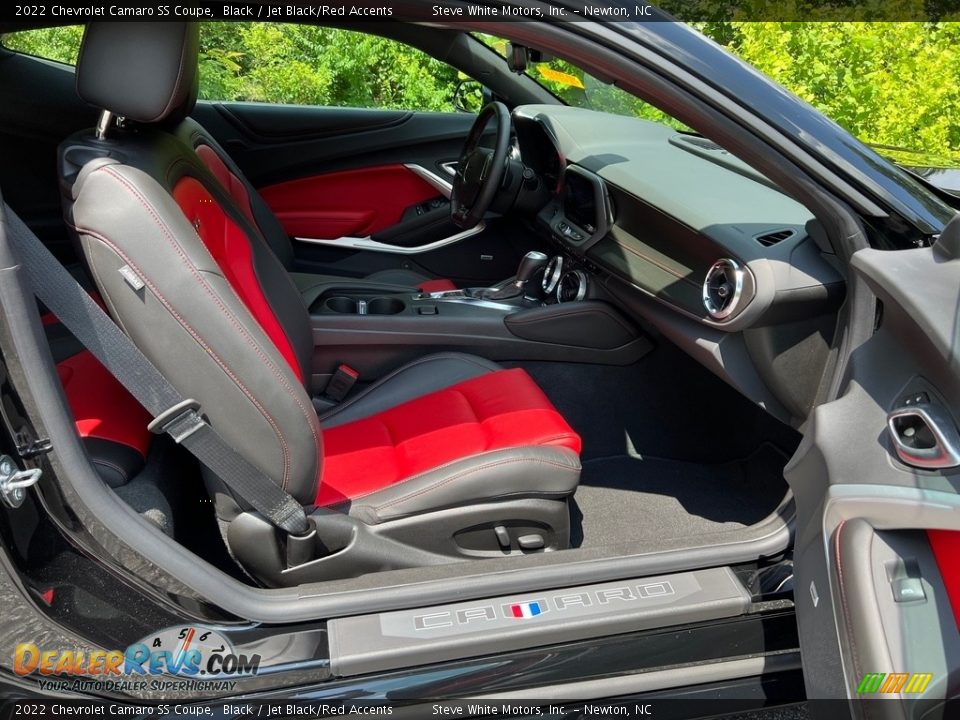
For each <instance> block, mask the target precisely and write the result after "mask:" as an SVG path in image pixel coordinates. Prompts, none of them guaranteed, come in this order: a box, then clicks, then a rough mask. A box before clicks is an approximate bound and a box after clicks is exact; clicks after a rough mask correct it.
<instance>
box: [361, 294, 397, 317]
mask: <svg viewBox="0 0 960 720" xmlns="http://www.w3.org/2000/svg"><path fill="white" fill-rule="evenodd" d="M405 307H406V305H404V303H403V300H400V299H398V298H392V297H378V298H373V299H372V300H370V301H368V302H367V315H396V314H397V313H399V312H403V309H404V308H405Z"/></svg>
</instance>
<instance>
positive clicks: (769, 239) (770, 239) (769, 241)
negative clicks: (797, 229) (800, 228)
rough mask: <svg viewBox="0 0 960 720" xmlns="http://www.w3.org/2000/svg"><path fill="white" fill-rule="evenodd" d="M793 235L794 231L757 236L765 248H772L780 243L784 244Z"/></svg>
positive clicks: (778, 231) (779, 231) (777, 231)
mask: <svg viewBox="0 0 960 720" xmlns="http://www.w3.org/2000/svg"><path fill="white" fill-rule="evenodd" d="M793 233H794V231H793V230H776V231H774V232H768V233H764V234H763V235H757V242H758V243H760V244H761V245H763V246H764V247H771V246H773V245H776V244H777V243H778V242H783V241H784V240H786V239H787V238H788V237H792V236H793Z"/></svg>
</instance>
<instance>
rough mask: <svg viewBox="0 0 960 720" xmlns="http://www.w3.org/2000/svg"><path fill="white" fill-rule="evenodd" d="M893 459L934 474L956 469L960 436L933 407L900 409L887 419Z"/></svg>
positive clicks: (949, 421)
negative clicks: (932, 471) (893, 454)
mask: <svg viewBox="0 0 960 720" xmlns="http://www.w3.org/2000/svg"><path fill="white" fill-rule="evenodd" d="M887 430H889V432H890V437H891V438H892V439H893V446H894V448H895V449H896V451H897V456H898V457H899V458H900V459H901V460H902V461H903V462H904V463H906V464H907V465H912V466H913V467H918V468H926V469H928V470H938V469H943V468H952V467H957V466H958V465H960V434H958V433H957V426H956V424H955V423H954V422H953V419H952V418H951V417H950V416H949V415H948V414H947V413H946V411H944V410H942V409H940V408H938V407H937V406H935V405H929V404H924V405H913V406H911V407H902V408H898V409H896V410H894V411H892V412H891V413H890V414H889V415H887Z"/></svg>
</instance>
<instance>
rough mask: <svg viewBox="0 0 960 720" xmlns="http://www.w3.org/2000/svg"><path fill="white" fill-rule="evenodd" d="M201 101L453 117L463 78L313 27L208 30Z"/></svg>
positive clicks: (392, 48) (213, 26) (404, 51)
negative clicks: (401, 110)
mask: <svg viewBox="0 0 960 720" xmlns="http://www.w3.org/2000/svg"><path fill="white" fill-rule="evenodd" d="M200 44H201V47H202V48H203V50H202V53H201V59H200V62H201V70H200V97H201V98H204V99H209V100H249V101H259V102H284V103H296V104H302V105H335V106H346V107H380V108H406V109H410V108H420V109H423V110H439V111H452V110H453V109H454V107H453V104H452V97H453V89H454V87H455V86H456V83H457V72H456V70H454V69H453V68H451V67H450V66H449V65H446V64H445V63H443V62H440V61H438V60H435V59H433V58H431V57H430V56H428V55H426V54H424V53H422V52H420V51H418V50H415V49H413V48H410V47H408V46H405V45H403V44H401V43H398V42H395V41H393V40H388V39H386V38H382V37H378V36H376V35H368V34H365V33H358V32H351V31H346V30H339V29H336V28H329V27H318V26H314V25H283V24H277V23H207V24H205V25H204V26H203V30H202V34H201V43H200Z"/></svg>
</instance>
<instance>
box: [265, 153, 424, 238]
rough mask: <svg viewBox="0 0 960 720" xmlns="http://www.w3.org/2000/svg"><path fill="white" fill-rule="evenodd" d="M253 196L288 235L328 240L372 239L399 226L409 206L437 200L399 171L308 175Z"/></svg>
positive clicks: (418, 179) (413, 176) (415, 178)
mask: <svg viewBox="0 0 960 720" xmlns="http://www.w3.org/2000/svg"><path fill="white" fill-rule="evenodd" d="M259 192H260V196H261V197H262V198H263V199H264V201H266V203H267V205H269V206H270V209H271V210H273V213H274V215H276V216H277V219H278V220H279V221H280V224H281V225H283V229H284V230H285V231H286V232H287V234H288V235H291V236H299V237H310V238H321V239H328V240H329V239H335V238H340V237H346V236H349V237H364V236H366V235H372V234H373V233H375V232H379V231H380V230H383V229H385V228H388V227H390V226H391V225H395V224H396V223H398V222H400V218H401V216H402V215H403V211H404V210H406V209H407V208H408V207H410V206H411V205H416V204H417V203H421V202H423V201H424V200H429V199H430V198H433V197H437V195H439V193H438V192H437V190H436V188H434V187H433V186H432V185H430V184H429V183H428V182H426V181H425V180H424V179H423V178H421V177H420V176H419V175H417V174H415V173H414V172H412V171H411V170H410V169H409V168H407V167H405V166H404V165H379V166H375V167H366V168H359V169H356V170H343V171H340V172H331V173H325V174H323V175H313V176H310V177H304V178H299V179H297V180H290V181H287V182H282V183H278V184H276V185H269V186H267V187H263V188H260V189H259Z"/></svg>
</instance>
